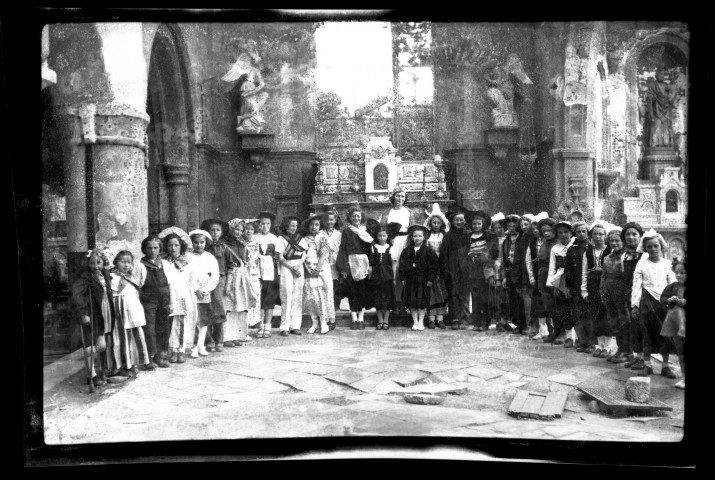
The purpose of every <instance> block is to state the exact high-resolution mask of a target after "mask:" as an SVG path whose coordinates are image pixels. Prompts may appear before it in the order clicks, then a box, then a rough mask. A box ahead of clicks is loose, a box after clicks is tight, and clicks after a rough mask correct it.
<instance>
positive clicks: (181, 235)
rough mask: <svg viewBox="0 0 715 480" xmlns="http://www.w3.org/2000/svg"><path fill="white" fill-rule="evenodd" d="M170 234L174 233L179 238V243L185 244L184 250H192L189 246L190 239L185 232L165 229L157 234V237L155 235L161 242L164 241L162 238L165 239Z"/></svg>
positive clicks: (170, 228) (177, 229) (175, 228)
mask: <svg viewBox="0 0 715 480" xmlns="http://www.w3.org/2000/svg"><path fill="white" fill-rule="evenodd" d="M170 233H174V234H176V235H178V236H179V238H180V239H181V241H182V242H184V243H185V244H186V248H187V249H189V250H191V248H192V247H191V245H192V243H191V237H189V234H188V233H186V232H185V231H183V230H182V229H180V228H179V227H169V228H165V229H164V230H162V231H161V232H159V235H157V236H158V237H159V238H161V239H162V240H164V238H166V236H167V235H169V234H170Z"/></svg>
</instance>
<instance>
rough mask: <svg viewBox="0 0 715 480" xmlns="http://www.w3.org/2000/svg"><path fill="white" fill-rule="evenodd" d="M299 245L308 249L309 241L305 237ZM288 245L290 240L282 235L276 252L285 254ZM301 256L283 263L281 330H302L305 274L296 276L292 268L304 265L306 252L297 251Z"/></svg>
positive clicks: (277, 243) (277, 242)
mask: <svg viewBox="0 0 715 480" xmlns="http://www.w3.org/2000/svg"><path fill="white" fill-rule="evenodd" d="M298 245H300V246H301V247H303V248H304V249H306V250H307V249H308V243H307V242H306V241H305V239H304V238H301V239H300V242H298ZM287 247H288V241H287V240H286V239H285V237H283V236H282V235H281V236H280V237H278V240H277V241H276V253H280V254H284V253H285V251H286V249H287ZM296 255H300V257H301V258H299V259H295V260H286V263H287V264H288V265H287V266H286V265H282V264H281V282H280V295H281V331H287V330H300V326H301V323H302V321H303V283H304V282H305V275H304V274H303V272H301V276H300V277H296V276H295V275H294V274H293V272H292V271H291V270H290V268H294V267H295V266H296V265H302V263H303V261H304V257H305V253H300V252H296Z"/></svg>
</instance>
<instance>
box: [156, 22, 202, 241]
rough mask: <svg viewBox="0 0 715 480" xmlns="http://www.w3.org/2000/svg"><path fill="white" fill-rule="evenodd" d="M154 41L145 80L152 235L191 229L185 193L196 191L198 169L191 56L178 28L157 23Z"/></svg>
mask: <svg viewBox="0 0 715 480" xmlns="http://www.w3.org/2000/svg"><path fill="white" fill-rule="evenodd" d="M151 38H152V41H151V50H150V53H149V61H148V69H149V70H148V81H147V112H148V113H149V116H150V117H151V122H150V124H149V126H148V128H147V136H148V140H149V142H148V144H149V151H148V157H149V161H148V172H147V174H148V175H147V176H148V192H149V223H150V231H158V230H160V229H162V228H165V227H167V226H169V225H177V226H179V227H181V228H187V225H188V224H189V218H188V203H189V202H188V197H187V193H188V191H189V190H192V188H191V185H190V178H191V171H192V170H195V169H196V165H195V164H196V149H195V124H194V106H193V105H194V104H193V101H192V99H193V96H192V92H191V87H190V81H189V71H190V70H189V57H188V52H187V48H186V44H185V42H184V40H183V36H182V34H181V31H180V29H179V27H178V26H177V25H173V24H163V23H162V24H159V25H158V26H157V27H156V30H155V31H154V32H153V35H152V36H151ZM194 188H195V187H194ZM194 223H195V222H194Z"/></svg>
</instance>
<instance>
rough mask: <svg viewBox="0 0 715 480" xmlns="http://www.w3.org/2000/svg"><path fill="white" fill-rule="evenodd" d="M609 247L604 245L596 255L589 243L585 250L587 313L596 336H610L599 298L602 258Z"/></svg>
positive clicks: (604, 310) (607, 253) (606, 253)
mask: <svg viewBox="0 0 715 480" xmlns="http://www.w3.org/2000/svg"><path fill="white" fill-rule="evenodd" d="M610 253H611V247H609V246H606V248H604V249H603V251H602V252H601V255H599V256H598V257H596V249H595V247H594V246H593V245H589V246H588V248H587V250H586V261H587V265H585V267H586V268H587V269H588V276H587V277H586V292H587V293H588V302H587V303H588V315H589V318H590V321H591V325H592V327H593V335H595V336H596V337H602V336H606V337H610V336H611V328H610V325H609V323H608V317H607V315H606V306H605V305H604V301H603V299H602V298H601V276H602V275H603V270H599V268H600V269H602V268H603V261H604V259H605V258H606V257H607V256H608V255H610Z"/></svg>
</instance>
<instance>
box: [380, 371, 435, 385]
mask: <svg viewBox="0 0 715 480" xmlns="http://www.w3.org/2000/svg"><path fill="white" fill-rule="evenodd" d="M388 377H389V378H390V380H392V381H394V382H395V383H397V384H398V385H400V386H401V387H409V386H411V385H416V384H418V383H420V382H423V381H424V380H427V377H428V375H427V374H425V373H424V372H420V371H418V370H414V369H410V370H398V371H395V372H390V373H389V374H388Z"/></svg>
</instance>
